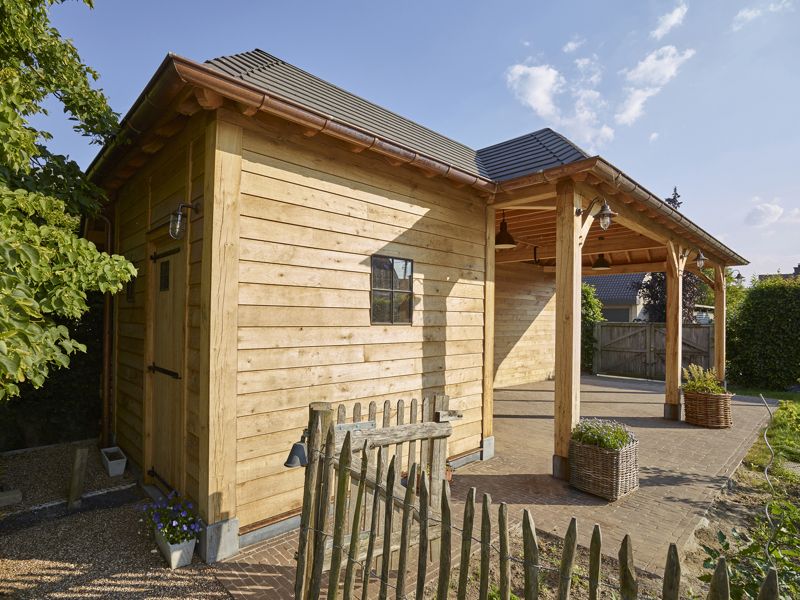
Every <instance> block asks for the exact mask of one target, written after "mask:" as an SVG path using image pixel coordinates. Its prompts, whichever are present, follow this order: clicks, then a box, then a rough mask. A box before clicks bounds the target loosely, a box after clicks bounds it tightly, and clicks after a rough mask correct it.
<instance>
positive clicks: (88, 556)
mask: <svg viewBox="0 0 800 600" xmlns="http://www.w3.org/2000/svg"><path fill="white" fill-rule="evenodd" d="M140 507H141V503H136V504H126V505H124V506H121V507H117V508H110V509H105V510H93V511H88V512H84V513H78V514H73V515H70V516H67V517H63V518H60V519H54V520H46V521H41V522H39V523H37V524H35V525H33V526H31V527H28V528H26V529H24V530H21V531H16V532H14V533H11V534H9V535H4V536H3V539H2V543H0V597H8V598H37V599H39V598H42V599H44V598H121V599H145V598H198V599H205V598H230V595H229V594H228V592H227V591H226V590H225V588H224V587H223V586H222V585H221V584H220V583H219V582H218V581H217V579H216V578H215V577H214V575H213V573H212V571H211V569H210V568H209V567H208V566H206V565H205V564H204V563H202V562H201V561H200V560H199V558H198V557H197V556H196V555H195V561H194V562H193V563H192V565H190V566H189V567H186V568H183V569H178V570H176V571H170V569H169V568H168V567H167V566H166V562H165V561H164V559H163V558H162V556H161V554H160V553H159V551H158V550H157V548H156V544H155V542H154V541H153V539H152V535H150V534H149V532H147V530H146V529H145V527H144V522H143V521H142V520H141V519H142V517H143V515H142V512H141V510H140Z"/></svg>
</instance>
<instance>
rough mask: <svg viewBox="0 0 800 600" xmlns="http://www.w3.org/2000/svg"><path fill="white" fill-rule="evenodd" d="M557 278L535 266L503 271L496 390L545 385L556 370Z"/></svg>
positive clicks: (498, 281)
mask: <svg viewBox="0 0 800 600" xmlns="http://www.w3.org/2000/svg"><path fill="white" fill-rule="evenodd" d="M555 286H556V280H555V275H554V274H552V273H550V274H547V273H543V272H542V271H541V270H539V269H537V268H536V267H534V266H533V265H529V264H525V263H513V264H506V265H497V267H496V273H495V310H496V312H495V320H494V331H495V342H494V357H495V358H494V365H495V388H500V387H506V386H512V385H519V384H524V383H530V382H532V381H543V380H545V379H549V378H551V377H552V376H553V372H554V369H555V306H556V305H555V289H556V287H555Z"/></svg>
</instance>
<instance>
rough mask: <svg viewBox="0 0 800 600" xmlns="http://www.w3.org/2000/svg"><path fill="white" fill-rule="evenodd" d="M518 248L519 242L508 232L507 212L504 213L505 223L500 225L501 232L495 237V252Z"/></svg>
mask: <svg viewBox="0 0 800 600" xmlns="http://www.w3.org/2000/svg"><path fill="white" fill-rule="evenodd" d="M516 247H517V242H516V240H515V239H514V236H512V235H511V234H510V233H509V231H508V223H506V211H503V221H502V222H501V223H500V231H498V232H497V235H496V236H494V249H495V250H511V249H512V248H516Z"/></svg>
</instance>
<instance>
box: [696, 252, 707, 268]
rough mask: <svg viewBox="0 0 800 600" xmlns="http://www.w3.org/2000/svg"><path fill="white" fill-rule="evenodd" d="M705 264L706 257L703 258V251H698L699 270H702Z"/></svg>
mask: <svg viewBox="0 0 800 600" xmlns="http://www.w3.org/2000/svg"><path fill="white" fill-rule="evenodd" d="M705 264H706V257H705V256H703V251H702V250H698V251H697V268H698V269H702V268H703V266H704V265H705Z"/></svg>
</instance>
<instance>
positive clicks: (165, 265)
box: [158, 260, 169, 292]
mask: <svg viewBox="0 0 800 600" xmlns="http://www.w3.org/2000/svg"><path fill="white" fill-rule="evenodd" d="M159 269H160V271H159V285H158V290H159V291H160V292H167V291H169V261H168V260H165V261H164V262H162V263H161V266H160V267H159Z"/></svg>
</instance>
